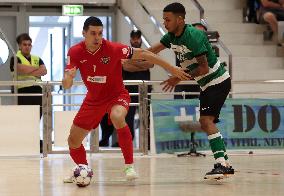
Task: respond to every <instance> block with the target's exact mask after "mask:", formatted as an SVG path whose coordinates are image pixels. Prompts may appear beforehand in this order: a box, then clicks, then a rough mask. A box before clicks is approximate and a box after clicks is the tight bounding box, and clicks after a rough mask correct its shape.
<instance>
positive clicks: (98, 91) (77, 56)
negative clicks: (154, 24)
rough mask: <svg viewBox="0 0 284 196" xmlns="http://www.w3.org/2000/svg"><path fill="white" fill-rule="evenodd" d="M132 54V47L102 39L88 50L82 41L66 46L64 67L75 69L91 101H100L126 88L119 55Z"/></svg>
mask: <svg viewBox="0 0 284 196" xmlns="http://www.w3.org/2000/svg"><path fill="white" fill-rule="evenodd" d="M132 54H133V48H132V47H129V46H126V45H123V44H120V43H113V42H110V41H108V40H105V39H103V41H102V45H101V47H100V48H99V49H98V50H97V51H96V52H93V53H92V52H90V51H88V50H87V48H86V45H85V42H84V41H82V42H80V43H78V44H76V45H74V46H72V47H71V48H70V49H69V51H68V63H67V66H66V68H65V70H68V69H71V68H73V67H76V69H79V70H80V73H81V77H82V80H83V82H84V84H85V85H86V87H87V90H88V94H89V95H90V96H91V97H92V99H93V100H94V101H96V102H100V103H102V102H104V101H108V100H110V99H112V98H114V97H115V96H118V95H119V94H120V93H122V92H125V91H126V89H125V87H124V84H123V78H122V65H121V59H128V58H131V56H132ZM126 92H127V91H126Z"/></svg>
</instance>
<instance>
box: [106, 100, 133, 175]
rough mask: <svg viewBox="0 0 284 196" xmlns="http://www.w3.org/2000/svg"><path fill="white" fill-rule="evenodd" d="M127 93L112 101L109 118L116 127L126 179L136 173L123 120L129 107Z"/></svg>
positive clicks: (129, 133) (128, 130) (130, 140)
mask: <svg viewBox="0 0 284 196" xmlns="http://www.w3.org/2000/svg"><path fill="white" fill-rule="evenodd" d="M129 102H130V99H129V95H121V96H120V97H119V98H118V99H117V100H116V101H114V102H113V105H111V108H110V113H109V114H110V119H111V121H112V123H113V125H114V127H115V128H116V131H117V137H118V143H119V146H120V148H121V151H122V154H123V157H124V161H125V174H126V179H127V180H132V179H136V178H137V177H138V176H137V173H136V172H135V170H134V166H133V162H134V161H133V143H132V135H131V132H130V129H129V127H128V125H127V123H126V122H125V117H126V115H127V110H128V107H129Z"/></svg>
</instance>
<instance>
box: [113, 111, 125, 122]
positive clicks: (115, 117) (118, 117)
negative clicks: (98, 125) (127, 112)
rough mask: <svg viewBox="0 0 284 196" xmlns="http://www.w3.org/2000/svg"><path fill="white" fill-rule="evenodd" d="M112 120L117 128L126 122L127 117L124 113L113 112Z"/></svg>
mask: <svg viewBox="0 0 284 196" xmlns="http://www.w3.org/2000/svg"><path fill="white" fill-rule="evenodd" d="M110 119H111V122H112V123H113V125H114V126H117V125H119V124H121V123H123V122H124V121H125V117H124V115H123V114H122V112H118V111H113V112H112V113H111V114H110Z"/></svg>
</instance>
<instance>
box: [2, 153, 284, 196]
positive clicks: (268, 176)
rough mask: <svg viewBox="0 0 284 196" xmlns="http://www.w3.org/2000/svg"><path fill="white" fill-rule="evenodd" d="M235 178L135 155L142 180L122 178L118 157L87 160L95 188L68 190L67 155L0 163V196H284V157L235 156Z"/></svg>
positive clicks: (171, 158) (207, 166)
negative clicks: (207, 177) (210, 175)
mask: <svg viewBox="0 0 284 196" xmlns="http://www.w3.org/2000/svg"><path fill="white" fill-rule="evenodd" d="M230 159H231V162H232V163H233V166H234V168H235V170H236V174H235V176H234V177H231V178H228V179H224V180H221V181H212V180H211V181H210V180H204V179H203V176H204V174H205V172H208V171H209V170H211V169H212V166H213V163H214V161H213V157H212V156H207V157H205V158H204V157H176V156H175V155H155V156H142V155H139V154H136V155H135V161H136V165H135V167H136V170H137V172H138V173H139V179H137V180H136V181H135V182H127V181H125V179H124V177H123V166H124V164H123V159H122V157H121V156H120V154H106V153H101V154H93V155H91V156H90V155H88V160H91V161H90V165H91V167H92V168H93V170H94V178H93V179H94V182H93V183H92V184H91V185H90V186H88V187H85V188H79V187H77V186H76V185H75V184H72V183H71V184H64V183H63V181H62V180H63V178H64V176H66V175H68V174H69V173H70V168H72V167H73V166H74V165H73V163H72V161H71V160H70V158H69V155H48V157H47V158H10V157H8V158H5V157H0V165H1V167H0V173H1V178H0V196H18V195H19V196H41V195H42V196H61V195H62V196H63V195H64V196H65V195H66V196H98V195H100V196H138V195H139V196H140V195H141V196H183V195H192V196H199V195H200V196H201V195H202V196H206V195H212V196H214V195H218V196H222V195H224V196H254V195H255V196H256V195H257V196H259V195H261V196H266V195H269V196H283V195H284V155H283V152H282V155H281V154H274V155H233V156H230Z"/></svg>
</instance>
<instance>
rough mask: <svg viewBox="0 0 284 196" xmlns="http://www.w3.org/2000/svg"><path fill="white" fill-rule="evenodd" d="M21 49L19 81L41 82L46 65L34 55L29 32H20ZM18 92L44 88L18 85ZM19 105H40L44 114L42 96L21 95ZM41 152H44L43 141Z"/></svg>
mask: <svg viewBox="0 0 284 196" xmlns="http://www.w3.org/2000/svg"><path fill="white" fill-rule="evenodd" d="M16 40H17V43H18V46H19V50H18V52H17V59H18V61H17V62H18V63H17V72H18V73H17V75H16V80H17V81H34V82H41V76H44V75H46V73H47V71H46V67H45V65H44V62H43V61H42V59H41V58H40V57H38V56H35V55H32V54H31V50H32V39H31V38H30V36H29V35H28V34H27V33H23V34H20V35H19V36H18V37H17V39H16ZM10 70H11V72H12V74H15V73H14V57H12V58H11V61H10ZM16 88H18V93H23V94H29V93H39V94H40V93H42V88H41V86H39V85H18V86H17V87H16ZM18 105H39V106H40V117H41V115H42V96H19V97H18ZM40 144H41V152H42V142H41V143H40Z"/></svg>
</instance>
